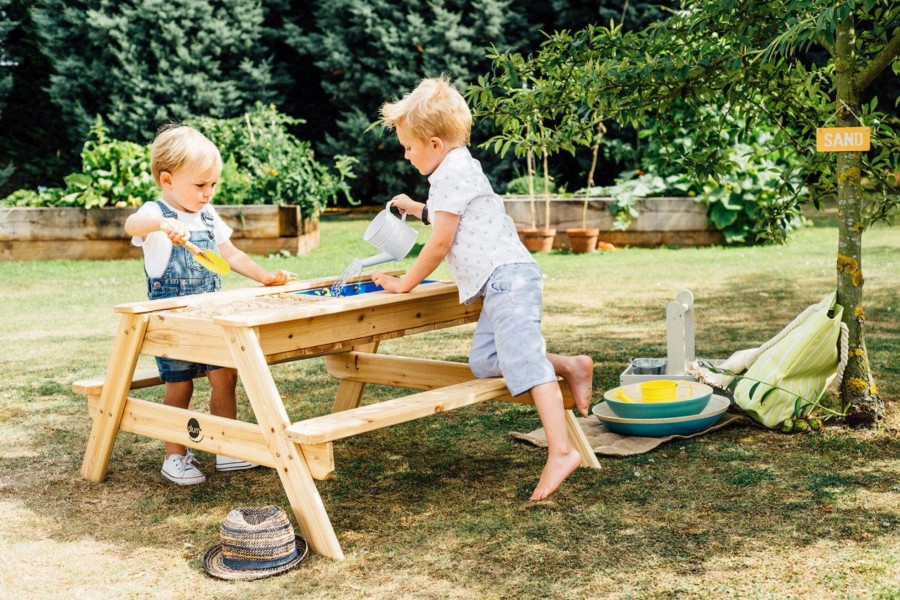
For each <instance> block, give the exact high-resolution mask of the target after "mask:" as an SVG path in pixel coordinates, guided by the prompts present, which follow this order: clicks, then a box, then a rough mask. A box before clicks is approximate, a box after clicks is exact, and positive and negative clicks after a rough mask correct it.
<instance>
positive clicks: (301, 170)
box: [189, 103, 356, 217]
mask: <svg viewBox="0 0 900 600" xmlns="http://www.w3.org/2000/svg"><path fill="white" fill-rule="evenodd" d="M299 122H300V120H299V119H294V118H291V117H289V116H287V115H285V114H283V113H280V112H279V111H278V110H277V109H276V108H275V106H274V105H271V104H270V105H264V104H262V103H257V104H256V106H255V107H254V109H253V110H252V111H250V112H247V113H245V114H244V115H243V116H241V117H236V118H233V119H212V118H202V117H201V118H195V119H192V120H191V121H190V122H189V123H190V124H191V125H193V126H194V127H197V129H199V130H200V131H202V132H203V133H204V134H206V135H207V136H208V137H209V138H210V139H211V140H212V141H213V142H214V143H215V144H216V145H217V146H218V147H219V152H221V153H222V157H223V160H224V163H225V164H224V166H223V170H222V173H223V175H222V188H221V190H220V191H219V193H218V194H217V196H216V199H217V201H218V202H219V203H220V204H282V205H284V204H291V205H298V206H300V210H301V212H302V213H303V214H304V215H306V216H309V217H315V216H316V215H318V214H319V213H321V212H322V211H323V210H324V209H325V207H326V206H327V204H328V203H329V202H334V201H335V200H336V199H337V197H338V196H339V195H342V196H343V197H344V198H346V200H347V201H348V202H350V203H351V204H356V202H354V200H353V198H351V197H350V187H349V183H348V180H349V179H352V178H353V176H354V175H353V165H354V164H355V162H356V159H355V158H352V157H348V156H338V157H336V159H335V164H334V171H336V173H335V172H334V171H332V170H331V169H329V168H328V167H326V166H325V165H323V164H322V163H320V162H319V161H318V160H316V157H315V153H314V152H313V150H312V148H311V147H310V145H309V143H308V142H305V141H303V140H299V139H297V138H296V137H295V136H294V135H293V134H291V133H290V132H289V131H288V128H289V127H290V126H292V125H296V124H297V123H299Z"/></svg>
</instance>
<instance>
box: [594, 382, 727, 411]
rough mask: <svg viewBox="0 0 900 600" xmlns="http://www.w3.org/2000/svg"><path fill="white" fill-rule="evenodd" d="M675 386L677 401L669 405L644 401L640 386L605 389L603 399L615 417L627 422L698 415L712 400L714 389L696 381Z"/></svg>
mask: <svg viewBox="0 0 900 600" xmlns="http://www.w3.org/2000/svg"><path fill="white" fill-rule="evenodd" d="M677 383H678V395H677V398H678V399H677V400H673V401H672V402H644V400H643V398H642V396H641V384H640V383H632V384H630V385H623V386H621V387H617V388H612V389H611V390H607V391H606V392H605V393H604V394H603V399H604V400H605V401H606V404H607V405H608V406H609V408H610V410H611V411H612V412H613V414H614V415H615V416H617V417H624V418H626V419H670V418H673V417H687V416H690V415H696V414H700V413H701V412H702V411H703V409H705V408H706V405H707V404H708V403H709V399H710V398H712V395H713V389H712V388H711V387H710V386H708V385H706V384H704V383H698V382H696V381H684V380H682V381H678V382H677Z"/></svg>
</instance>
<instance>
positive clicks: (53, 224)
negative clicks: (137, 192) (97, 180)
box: [0, 204, 319, 260]
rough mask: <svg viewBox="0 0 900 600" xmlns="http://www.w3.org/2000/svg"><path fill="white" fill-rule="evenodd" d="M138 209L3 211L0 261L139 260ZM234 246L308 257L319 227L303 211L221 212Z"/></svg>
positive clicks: (228, 209)
mask: <svg viewBox="0 0 900 600" xmlns="http://www.w3.org/2000/svg"><path fill="white" fill-rule="evenodd" d="M136 210H137V209H136V208H91V209H84V208H0V260H47V259H56V258H66V259H73V260H98V259H118V258H138V257H140V256H142V254H141V249H140V248H136V247H134V246H132V245H131V238H130V237H129V236H128V235H126V233H125V230H124V225H125V219H127V218H128V216H129V215H131V214H132V213H134V212H135V211H136ZM216 211H217V212H218V213H219V215H221V217H222V220H224V221H225V222H226V223H227V224H228V226H229V227H231V228H232V229H234V233H233V234H232V240H234V243H235V245H236V246H237V247H238V248H240V249H241V250H243V251H244V252H246V253H248V254H268V253H270V252H280V251H282V250H287V251H289V252H290V253H291V254H306V253H307V252H309V251H310V250H312V249H313V248H315V247H316V246H318V245H319V222H318V221H317V220H315V221H313V220H310V219H304V218H302V217H301V215H300V209H299V207H297V206H273V205H262V204H260V205H245V206H216Z"/></svg>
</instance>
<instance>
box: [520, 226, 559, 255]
mask: <svg viewBox="0 0 900 600" xmlns="http://www.w3.org/2000/svg"><path fill="white" fill-rule="evenodd" d="M554 237H556V230H555V229H523V230H522V238H523V240H522V243H524V244H525V247H526V248H528V250H529V251H531V252H550V251H551V250H552V249H553V238H554Z"/></svg>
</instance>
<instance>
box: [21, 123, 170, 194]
mask: <svg viewBox="0 0 900 600" xmlns="http://www.w3.org/2000/svg"><path fill="white" fill-rule="evenodd" d="M64 181H65V183H66V186H65V187H64V188H58V187H52V188H44V187H41V188H38V189H37V190H35V191H31V190H18V191H16V192H13V193H12V194H11V195H9V196H7V198H5V199H4V200H3V203H4V204H5V205H7V206H72V207H81V208H99V207H103V206H118V207H125V206H140V205H141V204H143V203H144V202H146V201H148V200H152V199H154V198H155V197H156V196H157V195H158V190H157V188H156V184H155V182H154V181H153V176H152V175H151V174H150V148H149V147H147V146H142V145H141V144H135V143H133V142H125V141H121V140H114V139H112V138H110V137H109V135H108V133H107V129H106V126H105V124H104V122H103V119H102V118H101V117H99V116H98V117H97V118H96V119H95V121H94V125H93V126H92V127H91V130H90V134H89V137H88V140H87V141H86V142H85V143H84V147H83V149H82V151H81V171H80V172H78V173H71V174H69V175H67V176H66V177H65V178H64Z"/></svg>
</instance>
